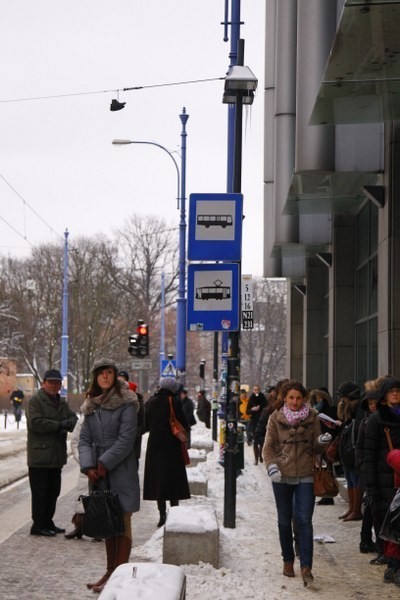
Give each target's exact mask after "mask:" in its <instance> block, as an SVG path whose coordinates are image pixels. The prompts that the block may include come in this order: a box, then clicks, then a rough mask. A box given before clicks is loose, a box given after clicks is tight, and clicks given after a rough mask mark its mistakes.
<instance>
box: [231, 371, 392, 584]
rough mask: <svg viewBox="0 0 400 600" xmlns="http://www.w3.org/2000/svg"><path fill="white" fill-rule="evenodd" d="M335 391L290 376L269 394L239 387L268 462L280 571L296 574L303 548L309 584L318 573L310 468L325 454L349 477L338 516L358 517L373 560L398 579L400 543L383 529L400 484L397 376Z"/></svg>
mask: <svg viewBox="0 0 400 600" xmlns="http://www.w3.org/2000/svg"><path fill="white" fill-rule="evenodd" d="M336 396H337V398H336V400H337V403H335V402H334V401H333V399H332V397H331V395H330V394H329V391H328V390H327V389H326V388H325V387H321V388H319V389H314V390H306V389H305V388H304V387H303V386H302V384H301V383H300V382H298V381H294V380H291V381H290V380H287V379H284V380H282V381H280V382H278V384H277V385H276V386H270V387H269V388H267V389H266V393H265V394H263V393H262V392H261V390H260V386H259V385H256V386H254V387H253V392H252V394H251V395H250V397H248V395H247V392H246V390H245V389H242V390H241V394H240V402H239V413H240V420H241V421H242V423H243V424H244V426H245V429H246V434H247V443H248V444H249V445H253V449H254V464H255V465H257V464H258V463H259V462H264V463H265V467H266V469H267V472H268V475H269V476H270V479H271V481H272V486H273V492H274V496H275V500H276V507H277V514H278V532H279V540H280V545H281V551H282V557H283V575H285V576H287V577H293V576H294V568H293V565H294V559H295V556H299V558H300V567H301V574H302V577H303V580H304V583H305V585H306V584H307V583H309V582H311V581H312V580H313V575H312V572H311V569H312V546H313V540H312V515H313V511H314V505H315V496H314V494H313V477H314V475H313V471H314V458H315V455H320V456H322V457H323V459H324V460H325V461H326V462H329V463H331V464H333V465H334V469H335V472H336V475H337V476H339V475H342V476H344V478H345V482H346V487H347V494H348V507H347V510H346V511H345V512H344V513H343V514H341V515H340V516H339V519H341V520H342V521H343V522H344V523H346V522H349V521H360V542H359V550H360V552H362V553H365V554H366V553H376V556H375V557H374V558H372V559H371V560H370V563H371V564H372V565H386V568H385V571H384V576H383V580H384V582H385V583H394V584H395V585H397V586H400V545H399V544H396V543H395V542H393V541H390V540H388V539H387V538H386V537H385V539H384V537H382V535H381V533H382V525H383V522H384V519H385V516H386V514H387V512H388V509H389V507H390V505H391V503H392V500H393V498H394V496H395V493H396V490H397V489H398V488H400V379H397V378H396V377H393V376H391V375H385V376H382V377H379V378H378V379H376V380H371V381H367V382H365V384H364V389H363V390H362V389H361V388H360V386H358V385H357V384H356V383H355V382H353V381H345V382H343V383H342V384H341V385H340V386H339V387H338V390H337V394H336ZM399 493H400V492H399ZM333 503H334V500H333V498H321V499H320V500H319V502H318V504H327V505H328V504H333Z"/></svg>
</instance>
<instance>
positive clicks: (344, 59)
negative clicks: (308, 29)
mask: <svg viewBox="0 0 400 600" xmlns="http://www.w3.org/2000/svg"><path fill="white" fill-rule="evenodd" d="M399 30H400V3H399V2H383V1H382V2H374V3H373V4H372V3H371V4H370V3H367V2H365V1H364V2H356V1H355V0H351V1H349V2H346V4H345V7H344V9H343V12H342V17H341V19H340V23H339V26H338V30H337V32H336V36H335V39H334V42H333V47H332V50H331V53H330V58H329V61H328V64H327V66H326V69H325V73H324V75H323V78H322V84H321V89H320V92H319V94H318V98H317V101H316V103H315V106H314V110H313V112H312V115H311V119H310V124H311V125H322V124H334V123H335V124H339V123H372V122H382V121H388V120H389V121H396V120H399V116H400V61H398V54H399V52H400V36H399Z"/></svg>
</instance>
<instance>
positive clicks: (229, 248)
mask: <svg viewBox="0 0 400 600" xmlns="http://www.w3.org/2000/svg"><path fill="white" fill-rule="evenodd" d="M242 216H243V196H242V194H190V205H189V240H188V259H189V260H219V261H225V260H227V261H239V260H240V259H241V252H242Z"/></svg>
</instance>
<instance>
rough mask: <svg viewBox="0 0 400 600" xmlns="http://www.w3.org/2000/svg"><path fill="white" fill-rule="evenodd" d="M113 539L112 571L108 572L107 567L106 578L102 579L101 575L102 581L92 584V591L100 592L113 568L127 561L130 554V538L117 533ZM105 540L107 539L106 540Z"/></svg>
mask: <svg viewBox="0 0 400 600" xmlns="http://www.w3.org/2000/svg"><path fill="white" fill-rule="evenodd" d="M113 539H114V540H115V560H114V568H113V569H112V571H111V572H110V573H108V569H107V573H106V576H107V577H106V578H105V579H104V577H105V576H103V578H102V579H103V581H101V583H98V584H97V585H94V586H93V587H92V591H93V592H98V593H100V592H102V591H103V589H104V587H105V585H106V583H107V581H108V580H109V579H110V577H111V575H112V574H113V571H115V569H116V568H117V567H119V565H123V564H124V563H127V562H129V556H130V554H131V548H132V540H130V539H129V538H127V537H126V536H124V535H119V536H118V537H116V538H113ZM106 541H107V540H106Z"/></svg>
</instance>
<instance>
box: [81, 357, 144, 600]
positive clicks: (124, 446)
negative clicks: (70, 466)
mask: <svg viewBox="0 0 400 600" xmlns="http://www.w3.org/2000/svg"><path fill="white" fill-rule="evenodd" d="M117 374H118V369H117V366H116V364H115V362H114V361H113V360H110V359H104V358H102V359H100V360H97V361H96V362H95V363H94V365H93V368H92V383H91V386H90V388H89V391H88V393H87V397H86V400H85V402H84V403H83V405H82V407H81V412H82V414H83V415H84V417H85V418H84V422H83V425H82V430H81V435H80V438H79V445H78V448H79V462H80V467H81V471H82V473H85V475H87V477H88V479H89V481H90V483H91V484H93V485H94V484H95V485H96V486H97V487H99V488H104V487H105V486H106V481H107V480H108V482H109V486H110V489H111V491H112V492H114V493H117V494H118V497H119V499H120V502H121V505H122V509H123V511H124V523H125V530H124V533H123V535H120V536H116V537H112V538H108V539H106V553H107V570H106V573H105V574H104V575H103V577H101V578H100V579H99V581H97V582H96V583H88V584H87V587H88V588H89V589H93V591H95V592H101V591H102V589H103V587H104V586H105V584H106V583H107V581H108V579H109V577H110V575H111V573H112V572H113V571H114V570H115V569H116V568H117V567H118V566H119V565H121V564H123V563H126V562H128V561H129V556H130V551H131V547H132V531H131V516H132V513H133V512H136V511H138V510H139V504H140V490H139V477H138V470H137V458H136V456H135V451H134V445H135V436H136V429H137V407H138V401H137V398H136V395H135V394H134V392H132V391H131V390H130V389H129V386H128V385H127V384H126V383H123V382H120V381H119V380H118V379H117Z"/></svg>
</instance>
